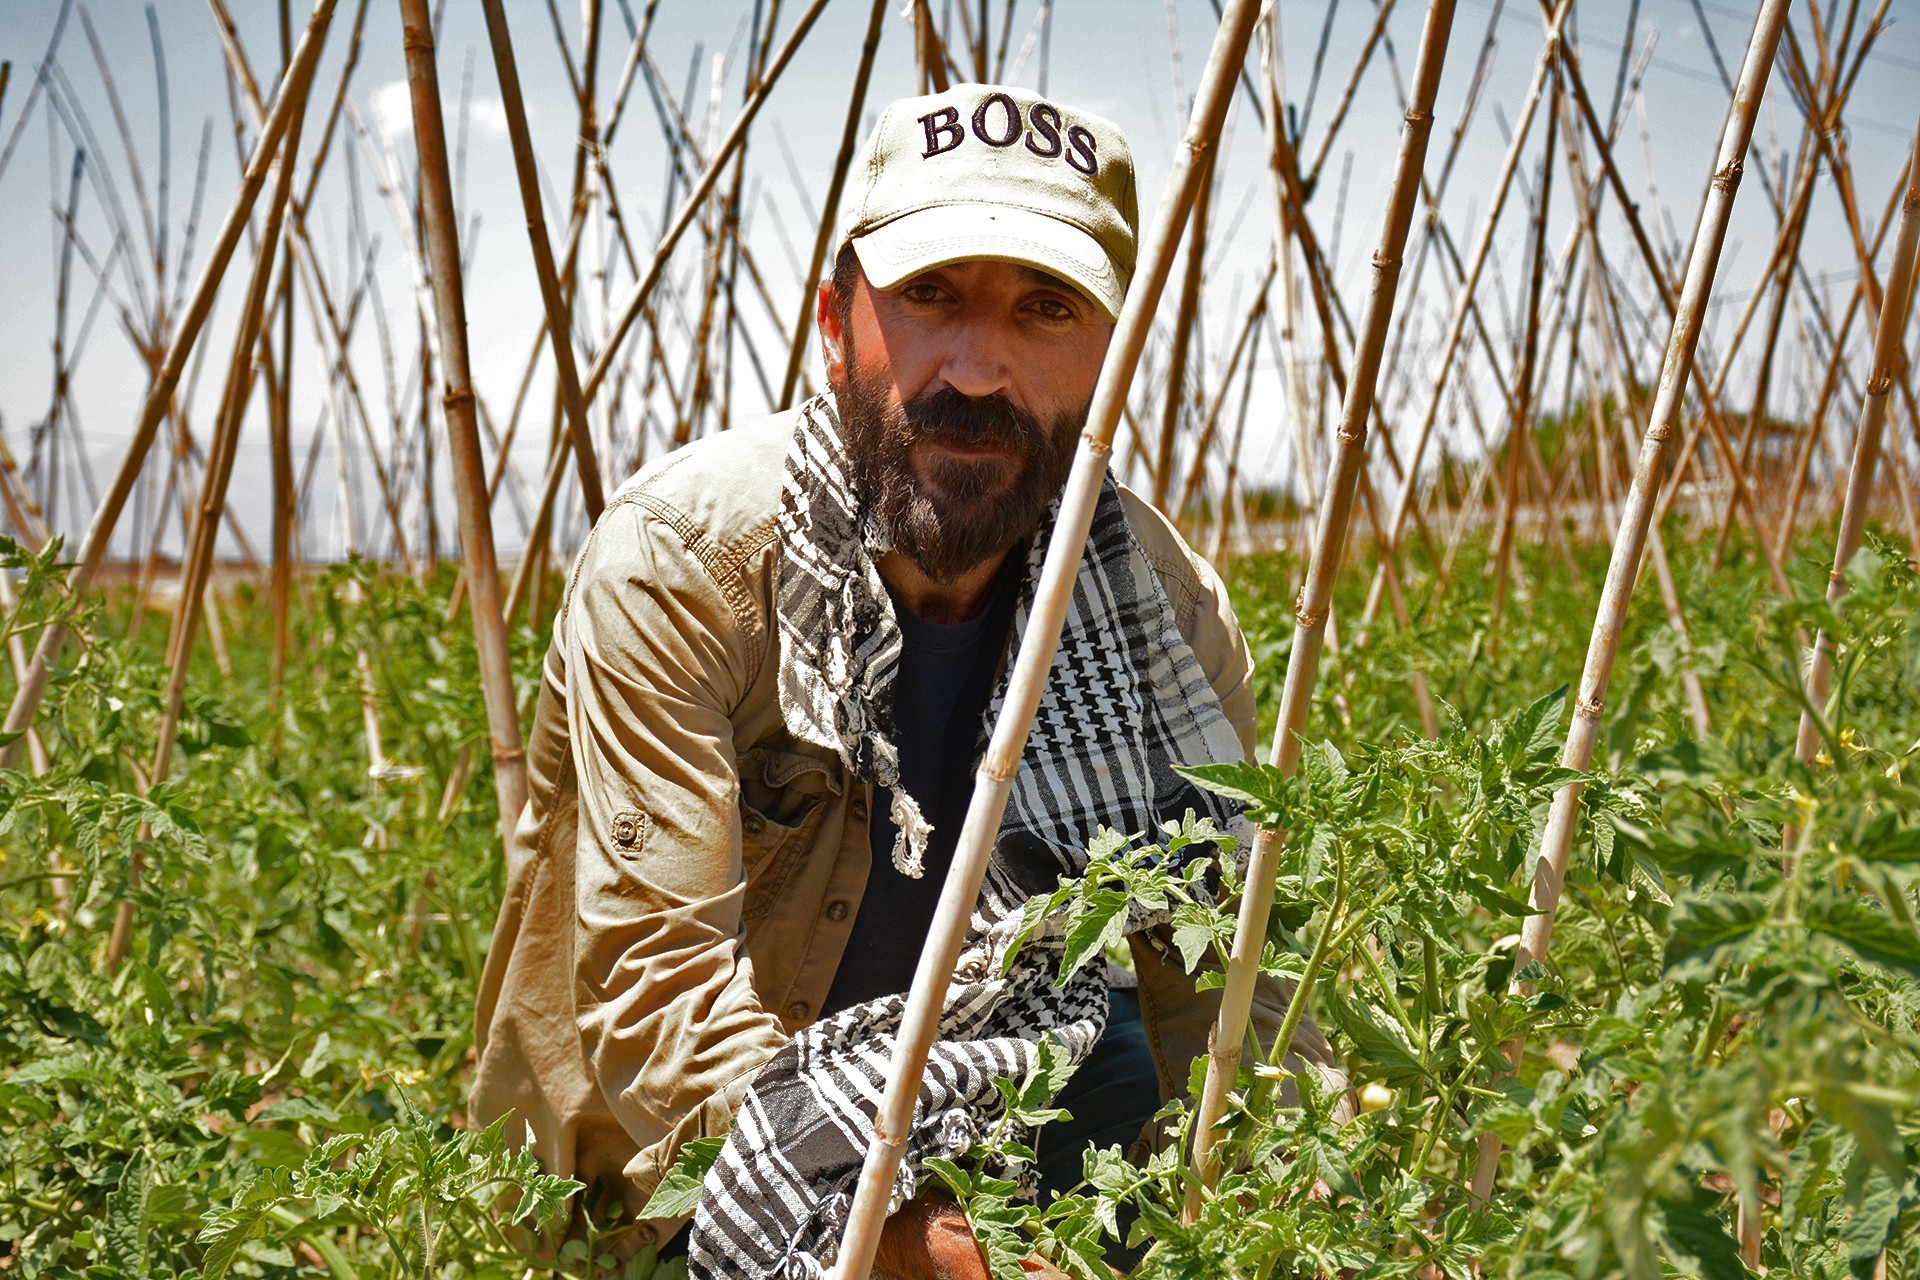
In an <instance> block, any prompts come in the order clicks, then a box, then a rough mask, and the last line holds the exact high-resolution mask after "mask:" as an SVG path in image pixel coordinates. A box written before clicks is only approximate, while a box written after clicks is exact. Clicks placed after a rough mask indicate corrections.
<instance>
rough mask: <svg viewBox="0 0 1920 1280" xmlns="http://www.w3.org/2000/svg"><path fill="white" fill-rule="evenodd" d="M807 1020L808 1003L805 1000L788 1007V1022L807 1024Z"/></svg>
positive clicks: (797, 1001) (796, 1001)
mask: <svg viewBox="0 0 1920 1280" xmlns="http://www.w3.org/2000/svg"><path fill="white" fill-rule="evenodd" d="M806 1020H807V1002H806V1001H805V1000H795V1001H794V1002H793V1003H792V1004H790V1005H788V1006H787V1021H788V1022H805V1021H806Z"/></svg>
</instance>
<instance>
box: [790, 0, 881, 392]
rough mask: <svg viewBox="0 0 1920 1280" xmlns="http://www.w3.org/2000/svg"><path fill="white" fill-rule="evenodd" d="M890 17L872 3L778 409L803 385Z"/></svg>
mask: <svg viewBox="0 0 1920 1280" xmlns="http://www.w3.org/2000/svg"><path fill="white" fill-rule="evenodd" d="M886 16H887V0H873V12H872V13H871V15H869V17H868V19H867V40H866V43H865V44H864V45H862V46H861V49H860V66H859V69H858V70H856V71H855V72H854V73H853V96H852V98H850V99H849V100H848V102H847V123H846V127H845V128H844V129H843V130H842V131H841V134H840V155H839V157H838V158H837V159H835V160H834V162H833V180H832V181H831V182H829V183H827V196H826V202H825V203H824V204H823V205H822V206H821V208H820V227H819V230H818V231H817V232H816V233H815V234H814V237H813V260H812V264H811V265H810V266H809V267H808V268H807V281H806V287H805V288H803V289H802V290H801V291H800V314H799V315H798V316H796V317H795V318H794V322H793V344H792V345H791V346H790V347H788V348H787V372H786V374H785V376H784V377H782V378H781V380H780V399H779V402H778V403H779V407H780V408H782V409H785V408H789V407H791V406H792V404H793V391H794V387H795V386H796V385H797V384H798V383H799V381H800V365H801V363H802V361H804V360H805V358H806V352H807V337H808V335H809V334H811V333H812V332H813V326H812V324H811V323H810V322H811V320H812V318H813V305H814V297H813V295H814V291H815V290H816V289H818V288H819V287H820V273H821V272H822V270H824V269H825V266H826V261H827V250H828V248H829V247H831V245H832V243H833V232H834V224H835V223H836V222H838V220H839V213H838V210H839V208H840V193H841V191H843V190H844V189H845V188H846V185H847V170H848V168H850V167H851V166H852V164H853V153H854V150H855V148H856V147H857V145H858V144H859V141H860V113H861V111H862V110H863V109H864V108H865V107H866V102H867V82H868V81H869V80H871V79H872V78H873V55H874V51H875V50H876V49H878V48H879V47H880V24H881V22H882V20H884V19H885V18H886Z"/></svg>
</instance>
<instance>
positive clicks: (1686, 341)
mask: <svg viewBox="0 0 1920 1280" xmlns="http://www.w3.org/2000/svg"><path fill="white" fill-rule="evenodd" d="M1788 3H1789V0H1762V3H1761V7H1760V11H1759V14H1758V16H1757V17H1756V19H1755V21H1754V27H1753V35H1752V37H1751V39H1750V40H1749V41H1748V45H1747V54H1746V61H1745V62H1744V63H1743V64H1742V66H1741V69H1740V79H1739V82H1738V85H1737V87H1736V89H1735V92H1734V95H1733V100H1732V102H1731V103H1730V104H1729V106H1728V109H1727V121H1726V126H1725V128H1724V130H1723V131H1722V133H1721V138H1720V147H1719V151H1718V154H1717V155H1716V157H1715V160H1714V166H1713V179H1712V183H1711V185H1710V187H1709V189H1708V192H1707V197H1706V202H1705V205H1704V207H1703V208H1702V210H1701V214H1700V221H1699V225H1698V227H1697V229H1696V230H1695V232H1694V242H1693V249H1692V252H1691V253H1690V254H1689V255H1688V258H1687V268H1686V277H1685V280H1684V282H1683V284H1682V287H1681V290H1680V296H1679V299H1678V304H1677V306H1676V308H1675V311H1674V321H1673V333H1672V337H1671V339H1670V340H1669V341H1668V344H1667V348H1666V353H1667V354H1666V359H1665V362H1664V364H1663V366H1662V368H1661V371H1660V383H1659V390H1658V392H1657V393H1656V395H1655V397H1654V402H1653V407H1652V410H1651V412H1650V414H1649V419H1648V425H1647V432H1646V435H1645V437H1644V439H1643V440H1642V442H1641V446H1640V458H1639V461H1638V462H1637V463H1636V465H1635V468H1634V477H1633V485H1632V487H1631V489H1629V491H1628V493H1627V504H1626V510H1625V512H1624V513H1623V514H1622V516H1621V522H1620V529H1619V531H1618V532H1617V533H1616V534H1615V535H1614V542H1613V557H1612V560H1611V561H1610V562H1609V564H1608V566H1607V578H1606V583H1605V585H1604V587H1603V588H1602V590H1601V597H1600V607H1599V610H1598V612H1597V614H1596V615H1595V617H1594V624H1593V635H1592V639H1591V641H1590V642H1589V644H1588V648H1587V661H1586V667H1585V670H1584V671H1583V672H1582V674H1581V678H1580V693H1579V697H1578V700H1577V701H1576V702H1575V703H1574V708H1573V721H1572V724H1571V726H1570V727H1569V728H1568V731H1567V741H1566V745H1565V747H1564V748H1563V749H1562V751H1561V753H1560V763H1561V765H1562V766H1563V767H1565V768H1568V769H1576V770H1581V771H1585V769H1586V768H1587V766H1588V765H1589V764H1590V763H1591V762H1592V760H1593V749H1594V744H1595V743H1596V742H1597V741H1598V739H1599V736H1600V719H1601V715H1602V712H1603V710H1604V708H1605V705H1606V704H1605V698H1606V691H1607V682H1608V680H1609V678H1610V677H1611V676H1612V674H1613V663H1614V659H1615V657H1616V655H1617V654H1618V652H1619V646H1620V634H1621V630H1622V628H1623V627H1624V626H1625V624H1626V615H1627V606H1628V604H1629V603H1630V602H1631V600H1632V597H1633V585H1634V579H1635V578H1636V576H1637V575H1638V573H1639V569H1640V557H1641V555H1642V553H1643V552H1644V551H1645V549H1646V543H1647V531H1648V528H1649V523H1650V519H1651V517H1652V514H1653V505H1654V501H1655V499H1657V497H1658V496H1659V491H1660V484H1659V481H1660V473H1661V470H1662V469H1663V468H1664V467H1665V465H1666V463H1667V461H1668V445H1669V444H1670V442H1671V441H1672V439H1673V436H1674V431H1675V424H1676V420H1677V419H1678V417H1679V414H1680V408H1681V403H1680V402H1681V397H1682V394H1683V393H1684V391H1685V389H1686V386H1687V379H1688V373H1689V367H1690V366H1691V364H1692V361H1693V353H1694V348H1695V346H1696V345H1697V344H1698V342H1699V339H1700V330H1701V326H1702V324H1703V323H1704V321H1705V318H1706V304H1707V299H1708V295H1709V293H1710V292H1711V290H1712V286H1713V276H1714V272H1715V270H1716V269H1717V268H1718V266H1719V262H1720V250H1721V248H1722V246H1723V244H1724V243H1725V239H1726V232H1727V222H1728V219H1729V218H1730V217H1731V216H1732V213H1733V200H1734V194H1735V192H1736V190H1737V189H1738V187H1739V185H1740V175H1741V171H1742V168H1743V166H1744V163H1745V158H1746V153H1747V144H1748V141H1749V140H1750V139H1751V138H1752V136H1753V121H1754V116H1755V114H1756V113H1757V112H1758V110H1759V108H1760V98H1761V95H1762V94H1763V93H1764V92H1765V90H1766V85H1767V73H1768V71H1769V70H1770V69H1771V67H1772V65H1773V55H1774V50H1775V49H1776V47H1777V46H1778V45H1779V41H1780V31H1781V28H1782V27H1783V26H1785V24H1786V20H1787V6H1788ZM1580 795H1581V784H1580V783H1578V782H1569V783H1567V784H1566V785H1565V786H1563V787H1561V788H1560V790H1559V791H1557V792H1556V793H1555V794H1554V798H1553V808H1552V811H1551V813H1550V814H1549V816H1548V819H1547V829H1546V832H1545V834H1544V835H1543V837H1542V838H1541V845H1540V854H1539V856H1538V858H1537V859H1536V860H1535V863H1534V875H1533V886H1532V889H1531V895H1530V900H1531V905H1532V908H1533V914H1531V915H1529V916H1528V917H1527V919H1526V923H1525V925H1524V926H1523V927H1522V929H1521V934H1520V944H1519V946H1518V947H1517V948H1516V949H1515V951H1514V961H1513V969H1514V973H1515V974H1516V975H1517V974H1519V973H1521V972H1523V971H1524V970H1525V969H1526V968H1527V967H1528V965H1530V964H1531V963H1532V962H1533V961H1535V960H1538V959H1540V958H1541V957H1543V956H1545V955H1546V953H1547V947H1548V945H1549V943H1550V942H1551V941H1552V937H1553V918H1554V913H1555V911H1556V909H1557V908H1558V907H1559V904H1560V887H1561V883H1562V881H1563V879H1564V877H1565V875H1566V867H1567V859H1568V856H1569V855H1570V854H1571V853H1572V851H1573V835H1574V824H1575V822H1576V821H1577V820H1578V817H1579V812H1580ZM1528 985H1529V984H1526V983H1523V982H1520V981H1519V980H1518V979H1517V978H1516V980H1515V983H1514V986H1515V989H1516V990H1517V991H1524V990H1525V988H1526V987H1527V986H1528ZM1522 1048H1523V1046H1521V1045H1518V1044H1516V1045H1512V1046H1509V1058H1510V1060H1511V1061H1513V1062H1515V1063H1517V1062H1518V1059H1519V1055H1520V1052H1521V1050H1522ZM1499 1161H1500V1140H1499V1138H1498V1137H1497V1136H1495V1135H1487V1136H1485V1137H1483V1138H1482V1139H1481V1141H1480V1148H1479V1153H1478V1163H1477V1165H1476V1167H1475V1169H1474V1174H1473V1191H1474V1194H1475V1195H1476V1197H1478V1198H1481V1199H1484V1198H1485V1197H1486V1196H1488V1195H1490V1194H1492V1190H1493V1180H1494V1177H1495V1175H1496V1174H1497V1172H1498V1169H1499Z"/></svg>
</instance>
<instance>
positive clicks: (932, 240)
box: [852, 204, 1127, 320]
mask: <svg viewBox="0 0 1920 1280" xmlns="http://www.w3.org/2000/svg"><path fill="white" fill-rule="evenodd" d="M852 243H853V249H854V252H855V253H856V254H858V255H859V258H860V267H861V269H862V270H863V271H865V272H866V274H867V280H868V281H869V282H870V283H871V284H872V285H873V286H874V287H875V288H877V289H891V288H893V287H894V286H895V285H897V284H899V283H901V282H902V281H904V280H907V279H910V278H911V277H913V276H916V275H918V274H920V273H921V272H922V271H931V270H933V269H934V268H935V267H944V266H950V265H951V264H953V263H955V262H967V261H971V260H973V259H978V258H985V259H989V260H992V261H996V262H1014V263H1019V264H1021V265H1023V266H1029V267H1033V268H1035V269H1036V270H1040V271H1045V272H1047V273H1049V274H1050V275H1056V276H1059V277H1060V278H1061V279H1062V280H1064V281H1066V282H1067V283H1068V284H1070V285H1072V286H1073V287H1074V288H1076V289H1078V290H1079V291H1080V292H1081V293H1083V294H1085V295H1086V296H1087V299H1088V300H1089V301H1091V302H1092V303H1093V304H1094V305H1095V306H1097V307H1099V308H1100V309H1101V311H1102V312H1103V313H1105V315H1106V318H1107V319H1108V320H1118V319H1119V318H1120V300H1121V298H1122V297H1124V296H1125V294H1126V291H1127V283H1126V281H1125V280H1123V279H1122V278H1121V276H1120V273H1119V272H1118V271H1117V270H1116V269H1115V268H1114V265H1113V263H1112V262H1111V261H1110V260H1108V258H1107V255H1106V252H1105V251H1104V250H1102V249H1101V248H1100V243H1099V242H1098V241H1097V240H1095V239H1094V238H1093V237H1092V236H1090V235H1088V234H1087V233H1086V232H1084V231H1082V230H1080V228H1078V227H1076V226H1074V225H1073V224H1072V223H1069V222H1062V221H1061V220H1060V219H1058V218H1055V217H1050V216H1049V215H1047V214H1044V213H1036V212H1034V211H1033V210H1031V209H1021V208H1016V207H1011V206H1008V205H1004V204H945V205H936V206H935V207H933V208H931V209H917V210H915V211H914V212H912V213H908V214H902V215H901V216H900V217H898V218H895V219H893V220H892V221H890V222H886V223H883V224H882V225H880V226H878V227H875V228H873V230H871V231H868V232H866V233H865V234H863V235H860V236H856V237H855V238H854V239H853V241H852Z"/></svg>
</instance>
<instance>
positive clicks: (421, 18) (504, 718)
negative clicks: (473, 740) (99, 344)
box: [400, 0, 566, 841]
mask: <svg viewBox="0 0 1920 1280" xmlns="http://www.w3.org/2000/svg"><path fill="white" fill-rule="evenodd" d="M400 20H401V25H402V28H403V40H404V42H405V45H406V51H407V85H408V89H409V90H410V92H411V96H412V100H413V130H414V146H415V151H416V154H417V155H418V156H419V159H420V204H421V213H422V219H423V222H424V224H425V227H424V230H425V240H426V245H425V249H426V253H427V255H428V257H429V260H430V265H431V270H432V285H433V302H434V314H435V318H436V319H437V321H438V324H439V334H440V358H441V366H440V367H441V375H442V378H443V379H444V382H445V385H446V393H445V409H446V417H447V435H448V444H449V452H450V455H451V461H452V464H453V475H454V482H455V487H454V492H455V495H456V497H457V499H458V503H459V512H460V550H461V555H462V558H463V559H464V560H465V562H466V570H467V589H468V592H469V593H470V596H471V599H470V602H469V605H468V610H467V612H468V615H469V616H470V617H471V618H472V619H473V640H474V647H475V649H476V651H477V654H478V658H479V664H480V684H481V689H482V691H483V692H484V694H485V698H486V704H487V729H488V733H489V735H490V736H491V738H492V749H493V768H494V791H495V795H496V798H497V801H498V804H499V811H500V836H501V839H502V840H503V841H505V840H509V839H511V838H512V835H513V826H514V824H515V823H516V822H518V821H519V818H520V810H521V809H522V808H524V807H525V805H526V800H527V774H526V755H525V752H524V751H523V750H522V749H521V745H520V711H519V708H518V707H517V706H516V705H515V704H514V700H513V667H512V663H511V659H510V656H509V654H508V651H507V631H506V624H505V622H504V621H503V620H502V618H501V614H500V571H499V568H498V566H497V564H496V563H495V560H494V552H493V524H492V521H491V520H490V519H489V518H488V515H487V498H486V493H487V471H486V464H485V461H484V460H483V459H482V458H481V455H480V430H479V424H478V422H477V421H476V420H475V417H474V407H473V406H474V402H473V376H472V373H471V371H470V370H469V368H468V364H467V313H466V298H465V294H464V289H463V287H462V283H461V277H460V241H459V235H458V225H459V223H458V215H457V214H456V213H455V211H454V208H453V190H452V185H451V178H450V176H449V174H448V171H447V139H446V131H445V126H444V125H443V123H442V121H441V116H440V84H439V80H438V78H437V77H436V75H435V71H434V49H433V20H432V17H431V15H430V14H429V13H428V9H427V0H400ZM549 327H552V326H549ZM561 336H562V337H563V338H564V337H565V336H566V335H565V334H564V332H563V333H562V335H561Z"/></svg>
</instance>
